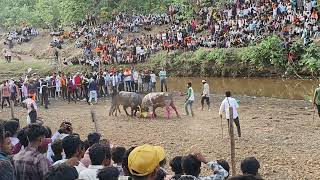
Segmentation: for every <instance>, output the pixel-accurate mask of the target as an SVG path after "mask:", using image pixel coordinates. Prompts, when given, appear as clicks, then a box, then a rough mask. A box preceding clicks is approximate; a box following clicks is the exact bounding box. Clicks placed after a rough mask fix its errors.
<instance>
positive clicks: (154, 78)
mask: <svg viewBox="0 0 320 180" xmlns="http://www.w3.org/2000/svg"><path fill="white" fill-rule="evenodd" d="M150 78H151V85H150V87H151V91H152V92H155V91H156V83H157V76H156V74H155V73H154V72H153V71H151V74H150Z"/></svg>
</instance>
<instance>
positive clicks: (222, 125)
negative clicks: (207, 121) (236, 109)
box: [220, 117, 223, 139]
mask: <svg viewBox="0 0 320 180" xmlns="http://www.w3.org/2000/svg"><path fill="white" fill-rule="evenodd" d="M220 120H221V135H222V139H223V123H222V117H220Z"/></svg>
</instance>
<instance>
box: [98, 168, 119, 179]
mask: <svg viewBox="0 0 320 180" xmlns="http://www.w3.org/2000/svg"><path fill="white" fill-rule="evenodd" d="M119 176H120V172H119V170H118V169H117V168H116V167H106V168H104V169H101V170H100V171H98V174H97V178H98V179H99V180H118V178H119Z"/></svg>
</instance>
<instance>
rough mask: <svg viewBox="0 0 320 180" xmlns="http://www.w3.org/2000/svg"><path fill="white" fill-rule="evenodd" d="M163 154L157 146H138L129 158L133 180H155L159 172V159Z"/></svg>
mask: <svg viewBox="0 0 320 180" xmlns="http://www.w3.org/2000/svg"><path fill="white" fill-rule="evenodd" d="M161 153H162V152H159V149H158V148H156V147H155V146H151V145H148V144H145V145H142V146H138V147H136V148H134V149H133V150H132V152H131V153H130V155H129V157H128V167H129V171H130V173H131V174H132V178H133V180H141V179H146V180H155V178H156V176H157V172H158V170H159V163H160V161H161V159H160V158H159V157H161V156H163V155H161Z"/></svg>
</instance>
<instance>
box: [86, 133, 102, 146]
mask: <svg viewBox="0 0 320 180" xmlns="http://www.w3.org/2000/svg"><path fill="white" fill-rule="evenodd" d="M100 137H101V135H100V134H99V133H90V134H88V142H89V145H90V146H92V145H93V144H95V143H98V142H99V140H100Z"/></svg>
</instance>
